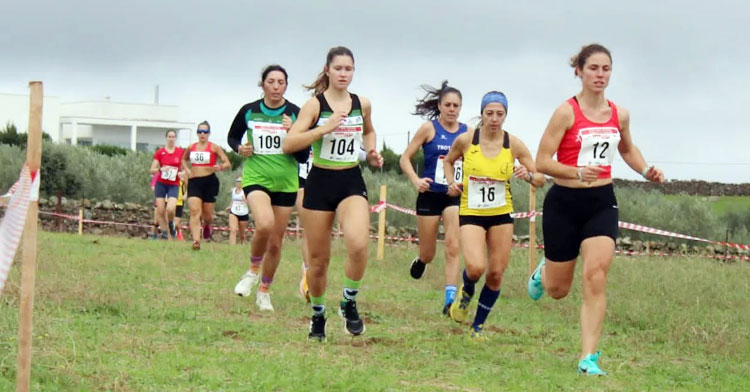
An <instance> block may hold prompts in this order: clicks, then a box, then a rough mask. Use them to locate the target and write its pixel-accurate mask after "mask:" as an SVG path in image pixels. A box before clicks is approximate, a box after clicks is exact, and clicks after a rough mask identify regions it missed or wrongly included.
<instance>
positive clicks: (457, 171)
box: [435, 155, 464, 185]
mask: <svg viewBox="0 0 750 392" xmlns="http://www.w3.org/2000/svg"><path fill="white" fill-rule="evenodd" d="M444 162H445V155H440V156H439V157H438V158H437V162H436V163H435V182H436V183H438V184H440V185H448V179H446V178H445V167H444V166H443V163H444ZM463 166H464V164H463V161H462V160H460V159H459V160H457V161H455V162H453V180H454V181H456V182H458V183H460V182H461V180H462V179H463Z"/></svg>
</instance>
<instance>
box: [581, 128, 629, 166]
mask: <svg viewBox="0 0 750 392" xmlns="http://www.w3.org/2000/svg"><path fill="white" fill-rule="evenodd" d="M578 139H579V140H580V142H581V151H580V152H579V153H578V163H577V164H576V165H577V166H579V167H580V166H609V165H611V164H612V161H613V160H614V159H615V152H616V151H617V145H618V144H619V143H620V131H618V130H617V128H614V127H595V128H583V129H581V130H579V131H578Z"/></svg>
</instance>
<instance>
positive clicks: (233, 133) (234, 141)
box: [227, 104, 249, 155]
mask: <svg viewBox="0 0 750 392" xmlns="http://www.w3.org/2000/svg"><path fill="white" fill-rule="evenodd" d="M248 105H249V104H248ZM248 105H243V106H242V108H240V111H239V112H237V115H236V116H234V121H232V125H231V126H230V127H229V133H228V134H227V144H229V147H232V150H234V152H236V153H239V154H241V152H240V149H239V148H240V144H241V143H242V136H244V135H245V131H247V123H246V122H245V113H247V110H248ZM248 144H249V143H248ZM242 155H245V154H242Z"/></svg>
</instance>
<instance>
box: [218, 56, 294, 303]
mask: <svg viewBox="0 0 750 392" xmlns="http://www.w3.org/2000/svg"><path fill="white" fill-rule="evenodd" d="M260 87H262V88H263V98H261V99H259V100H257V101H255V102H251V103H249V104H246V105H244V106H243V107H242V108H241V109H240V111H239V112H238V113H237V116H235V118H234V121H233V122H232V127H231V128H230V130H229V134H228V135H227V143H228V144H229V145H230V146H231V147H232V149H233V150H235V151H236V152H238V153H239V154H240V155H243V156H245V157H246V159H245V168H244V170H243V172H242V189H243V191H244V193H245V197H246V199H247V204H248V205H249V206H250V212H251V215H252V217H253V222H254V224H255V233H254V234H253V238H252V240H251V242H250V269H249V270H248V271H247V272H246V273H245V274H244V275H243V276H242V278H241V279H240V281H239V282H238V283H237V285H236V286H235V288H234V291H235V293H236V294H238V295H240V296H243V297H246V296H248V295H250V292H251V291H252V288H253V286H254V285H255V284H256V283H257V282H258V281H259V280H260V287H259V288H258V293H257V299H256V304H257V305H258V307H260V309H261V310H266V311H273V306H272V305H271V297H270V294H269V288H270V286H271V282H273V278H274V275H275V274H276V269H277V267H278V266H279V260H281V242H282V240H283V239H284V232H285V231H286V227H287V224H288V223H289V216H290V215H291V213H292V208H293V207H294V202H295V200H296V199H297V188H298V182H297V160H296V159H295V156H293V155H292V154H285V153H284V152H283V151H282V150H281V144H282V142H283V141H284V139H285V138H286V136H287V130H288V129H289V128H290V127H291V126H292V123H293V122H294V121H295V120H296V119H297V115H298V114H299V108H298V107H297V105H295V104H293V103H291V102H289V101H287V100H286V99H284V92H285V91H286V87H287V73H286V70H284V68H283V67H281V66H280V65H269V66H268V67H266V68H265V69H264V70H263V73H262V74H261V81H260ZM245 133H247V142H246V143H244V144H243V143H242V138H243V136H244V135H245ZM301 155H303V157H304V158H307V152H306V151H305V152H304V154H301ZM261 264H262V267H263V271H262V273H260V274H259V272H260V268H261Z"/></svg>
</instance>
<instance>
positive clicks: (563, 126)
mask: <svg viewBox="0 0 750 392" xmlns="http://www.w3.org/2000/svg"><path fill="white" fill-rule="evenodd" d="M570 66H571V67H572V68H574V69H575V75H576V76H578V77H580V78H581V92H579V93H578V94H577V95H575V96H574V97H572V98H570V99H568V100H566V101H565V102H563V103H562V104H561V105H560V106H558V108H557V110H555V113H554V114H553V115H552V118H551V119H550V120H549V124H548V125H547V129H546V130H545V131H544V135H543V136H542V140H541V141H540V142H539V150H538V152H537V155H536V163H537V165H538V167H539V170H540V171H542V172H544V173H545V174H547V175H549V176H550V177H554V179H555V185H553V186H552V187H551V188H550V189H549V191H548V192H547V195H546V196H545V198H544V219H543V220H542V231H543V233H544V257H545V260H543V261H542V262H541V263H539V266H538V267H537V269H536V270H535V271H534V273H533V274H532V275H531V277H530V278H529V283H528V291H529V297H531V299H533V300H535V301H536V300H538V299H539V298H541V297H542V295H543V294H544V292H545V291H546V292H547V293H548V294H549V296H550V297H552V298H554V299H561V298H564V297H565V296H567V295H568V292H569V291H570V286H571V284H572V283H573V274H574V272H575V266H576V260H577V259H578V255H579V253H580V254H581V259H582V260H583V273H582V274H581V275H582V278H583V279H582V280H583V305H582V306H581V356H580V359H579V362H578V372H579V373H583V374H586V375H606V374H607V373H606V372H604V371H602V370H601V368H599V364H598V362H597V361H598V359H599V352H598V351H596V347H597V344H598V342H599V336H600V335H601V332H602V325H603V324H604V316H605V315H606V313H607V297H606V293H605V288H606V285H607V273H608V272H609V266H610V264H611V263H612V259H613V258H614V255H615V240H616V239H617V231H618V208H617V199H616V198H615V192H614V188H613V187H612V166H611V165H612V161H613V160H614V158H615V156H616V155H617V152H619V153H620V156H622V159H623V160H624V161H625V163H627V164H628V166H630V167H631V168H632V169H633V170H635V171H637V172H638V173H641V175H642V176H643V177H644V178H645V179H646V180H648V181H653V182H663V181H664V174H663V173H662V172H661V170H659V169H657V168H655V167H653V166H649V165H648V164H646V161H645V159H644V158H643V155H641V152H640V150H638V147H636V146H635V144H633V140H632V138H631V135H630V114H629V113H628V111H627V110H625V109H624V108H622V107H620V106H618V105H615V104H614V103H613V102H612V101H609V100H607V98H605V96H604V90H605V89H606V88H607V85H608V84H609V77H610V75H611V74H612V57H611V56H610V53H609V50H607V48H605V47H604V46H602V45H598V44H591V45H587V46H584V47H583V48H582V49H581V51H580V52H579V53H578V54H577V55H575V56H573V58H572V59H571V61H570ZM555 156H556V159H555Z"/></svg>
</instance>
